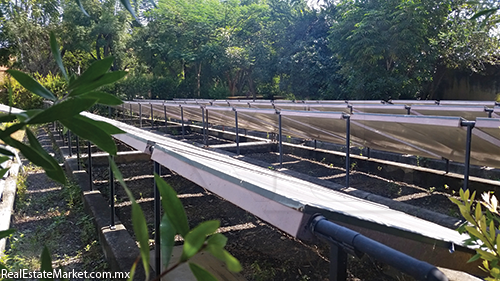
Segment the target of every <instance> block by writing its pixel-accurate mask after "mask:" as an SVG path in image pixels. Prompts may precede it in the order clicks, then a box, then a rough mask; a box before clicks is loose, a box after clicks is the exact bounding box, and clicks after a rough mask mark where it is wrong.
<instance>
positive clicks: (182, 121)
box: [181, 106, 185, 138]
mask: <svg viewBox="0 0 500 281" xmlns="http://www.w3.org/2000/svg"><path fill="white" fill-rule="evenodd" d="M181 127H182V138H184V134H185V133H184V108H182V106H181Z"/></svg>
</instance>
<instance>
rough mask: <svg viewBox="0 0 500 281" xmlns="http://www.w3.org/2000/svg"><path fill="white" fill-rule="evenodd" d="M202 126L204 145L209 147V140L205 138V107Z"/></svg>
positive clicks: (202, 111)
mask: <svg viewBox="0 0 500 281" xmlns="http://www.w3.org/2000/svg"><path fill="white" fill-rule="evenodd" d="M201 125H202V126H203V143H204V144H205V145H207V139H206V137H205V135H206V133H207V132H206V131H205V110H204V109H203V107H202V108H201Z"/></svg>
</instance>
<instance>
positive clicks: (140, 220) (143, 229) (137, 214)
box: [108, 156, 149, 280]
mask: <svg viewBox="0 0 500 281" xmlns="http://www.w3.org/2000/svg"><path fill="white" fill-rule="evenodd" d="M108 159H109V164H110V165H111V170H112V171H113V175H114V177H115V179H117V180H118V182H120V184H121V186H122V187H123V189H125V192H126V193H127V196H128V198H129V199H130V201H131V202H132V225H133V228H134V233H135V237H136V238H137V240H139V245H140V246H141V249H140V250H141V258H142V263H143V266H144V269H145V270H146V280H149V234H148V225H147V223H146V218H145V217H144V213H143V212H142V209H141V206H139V204H137V202H136V201H135V198H134V195H133V194H132V192H131V191H130V189H129V188H128V187H127V184H126V183H125V181H124V180H123V176H122V173H121V172H120V170H119V169H118V167H117V166H116V163H115V161H114V160H113V158H112V157H111V156H109V157H108Z"/></svg>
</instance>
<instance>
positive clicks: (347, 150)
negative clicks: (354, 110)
mask: <svg viewBox="0 0 500 281" xmlns="http://www.w3.org/2000/svg"><path fill="white" fill-rule="evenodd" d="M343 117H344V119H345V131H346V132H345V187H349V180H350V173H351V116H350V115H347V114H345V115H343Z"/></svg>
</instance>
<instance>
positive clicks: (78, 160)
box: [76, 136, 80, 170]
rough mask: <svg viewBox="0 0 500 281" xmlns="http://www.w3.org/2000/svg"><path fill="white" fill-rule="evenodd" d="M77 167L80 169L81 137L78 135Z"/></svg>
mask: <svg viewBox="0 0 500 281" xmlns="http://www.w3.org/2000/svg"><path fill="white" fill-rule="evenodd" d="M76 168H77V169H78V170H80V139H79V138H78V136H76Z"/></svg>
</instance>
